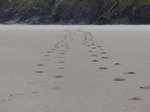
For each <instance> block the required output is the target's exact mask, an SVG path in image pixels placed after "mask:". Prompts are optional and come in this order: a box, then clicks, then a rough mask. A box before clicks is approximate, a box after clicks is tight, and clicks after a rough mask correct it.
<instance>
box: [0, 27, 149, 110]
mask: <svg viewBox="0 0 150 112" xmlns="http://www.w3.org/2000/svg"><path fill="white" fill-rule="evenodd" d="M149 42H150V26H121V25H120V26H94V25H93V26H54V25H50V26H48V25H47V26H28V25H24V26H21V25H18V26H17V25H11V26H4V25H1V26H0V76H1V78H0V88H1V89H0V111H1V112H60V111H61V112H91V111H93V112H149V110H150V107H149V105H150V97H149V96H150V74H149V73H150V52H149V49H150V43H149Z"/></svg>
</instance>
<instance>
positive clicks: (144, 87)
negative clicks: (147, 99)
mask: <svg viewBox="0 0 150 112" xmlns="http://www.w3.org/2000/svg"><path fill="white" fill-rule="evenodd" d="M140 88H142V89H150V85H148V86H142V87H140Z"/></svg>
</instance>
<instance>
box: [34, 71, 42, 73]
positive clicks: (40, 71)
mask: <svg viewBox="0 0 150 112" xmlns="http://www.w3.org/2000/svg"><path fill="white" fill-rule="evenodd" d="M34 73H44V71H35V72H34Z"/></svg>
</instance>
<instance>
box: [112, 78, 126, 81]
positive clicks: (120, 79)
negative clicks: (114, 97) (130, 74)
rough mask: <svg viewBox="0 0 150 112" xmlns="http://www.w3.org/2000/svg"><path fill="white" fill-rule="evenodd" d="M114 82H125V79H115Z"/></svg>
mask: <svg viewBox="0 0 150 112" xmlns="http://www.w3.org/2000/svg"><path fill="white" fill-rule="evenodd" d="M114 81H126V79H123V78H116V79H114Z"/></svg>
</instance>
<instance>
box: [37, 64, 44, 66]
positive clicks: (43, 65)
mask: <svg viewBox="0 0 150 112" xmlns="http://www.w3.org/2000/svg"><path fill="white" fill-rule="evenodd" d="M36 66H44V64H36Z"/></svg>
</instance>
